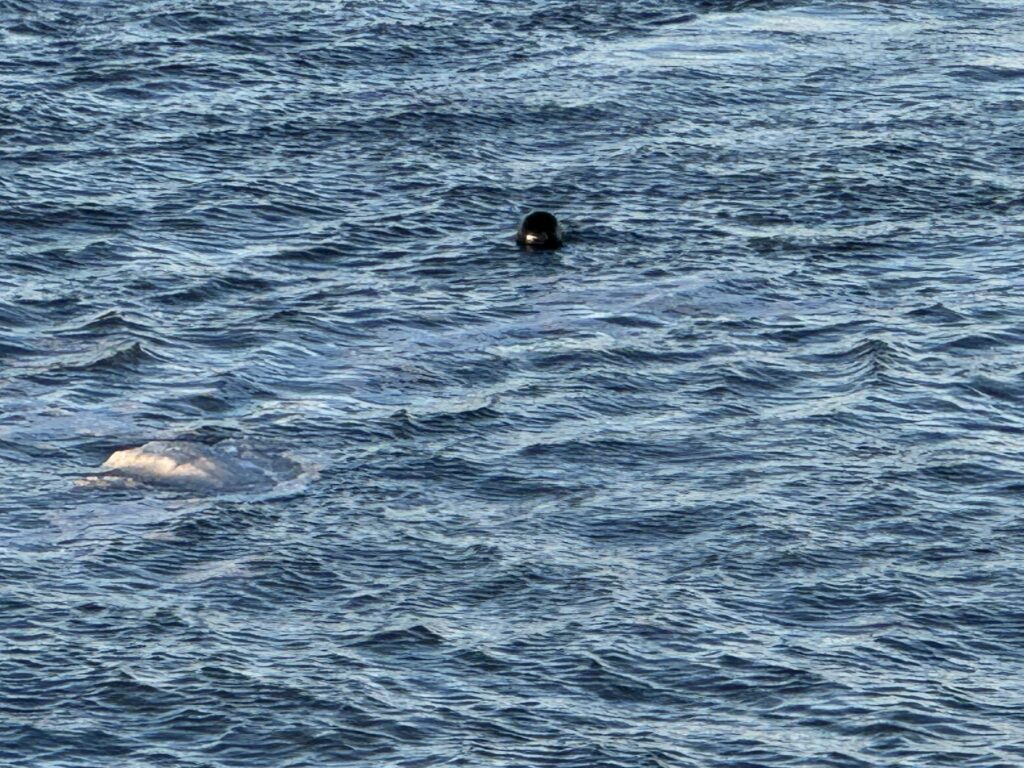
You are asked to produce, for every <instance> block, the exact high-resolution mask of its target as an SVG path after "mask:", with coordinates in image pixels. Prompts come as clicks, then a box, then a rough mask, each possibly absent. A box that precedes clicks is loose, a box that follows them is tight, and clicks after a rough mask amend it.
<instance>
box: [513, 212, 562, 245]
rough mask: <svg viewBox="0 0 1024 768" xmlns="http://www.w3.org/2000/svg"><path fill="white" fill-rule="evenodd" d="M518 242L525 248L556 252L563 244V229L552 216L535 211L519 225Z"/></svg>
mask: <svg viewBox="0 0 1024 768" xmlns="http://www.w3.org/2000/svg"><path fill="white" fill-rule="evenodd" d="M516 242H517V243H518V244H519V245H521V246H523V247H525V248H536V249H538V250H547V251H550V250H554V249H555V248H557V247H558V246H560V245H561V244H562V228H561V227H560V226H559V224H558V219H556V218H555V217H554V216H553V215H552V214H550V213H548V212H547V211H534V212H533V213H529V214H527V215H526V218H524V219H523V223H522V224H520V225H519V231H518V232H516Z"/></svg>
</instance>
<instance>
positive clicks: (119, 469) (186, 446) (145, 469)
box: [102, 440, 303, 492]
mask: <svg viewBox="0 0 1024 768" xmlns="http://www.w3.org/2000/svg"><path fill="white" fill-rule="evenodd" d="M102 469H105V470H109V472H108V474H106V475H103V476H102V477H103V478H104V479H114V478H117V479H121V480H128V481H134V482H135V483H147V484H152V485H163V486H170V487H175V488H182V489H190V490H200V491H207V492H225V491H266V490H270V489H272V488H274V487H275V486H277V485H279V484H281V483H287V482H289V481H292V480H295V479H296V478H298V477H299V476H300V475H301V474H302V470H303V467H302V465H300V464H299V463H298V462H297V461H294V460H293V459H291V458H289V457H287V456H285V455H282V454H280V453H273V452H269V451H265V450H260V449H257V448H255V447H253V446H251V445H249V444H248V443H245V442H238V441H234V440H223V441H221V442H219V443H215V444H213V445H205V444H203V443H193V442H189V441H185V440H154V441H152V442H149V443H146V444H145V445H141V446H139V447H138V448H128V449H126V450H123V451H115V452H114V453H113V454H111V456H110V458H108V459H107V460H106V461H105V462H103V466H102Z"/></svg>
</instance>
